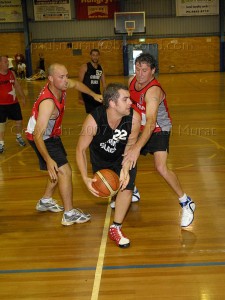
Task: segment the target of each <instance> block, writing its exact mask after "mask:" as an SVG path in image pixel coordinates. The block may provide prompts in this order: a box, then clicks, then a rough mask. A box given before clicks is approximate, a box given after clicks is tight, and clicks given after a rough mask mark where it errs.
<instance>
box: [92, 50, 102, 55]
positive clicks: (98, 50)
mask: <svg viewBox="0 0 225 300" xmlns="http://www.w3.org/2000/svg"><path fill="white" fill-rule="evenodd" d="M92 52H98V54H100V51H99V50H98V49H91V51H90V55H91V54H92Z"/></svg>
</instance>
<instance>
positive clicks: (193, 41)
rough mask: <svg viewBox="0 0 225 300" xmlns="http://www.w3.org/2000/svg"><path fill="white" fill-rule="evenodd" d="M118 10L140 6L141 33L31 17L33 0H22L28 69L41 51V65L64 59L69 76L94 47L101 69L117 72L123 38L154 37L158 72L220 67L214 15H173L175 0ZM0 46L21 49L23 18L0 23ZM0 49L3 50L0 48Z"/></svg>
mask: <svg viewBox="0 0 225 300" xmlns="http://www.w3.org/2000/svg"><path fill="white" fill-rule="evenodd" d="M71 3H73V1H71ZM121 3H122V4H123V11H145V13H146V34H138V35H133V37H131V38H130V37H129V38H127V37H124V36H122V35H115V34H114V20H97V21H90V20H87V21H78V20H76V18H75V7H74V5H73V7H72V20H71V21H53V22H35V20H34V15H33V1H32V0H27V11H28V16H27V17H28V24H29V36H30V45H29V46H30V49H31V58H32V68H33V72H35V71H36V69H37V66H38V62H39V53H43V55H44V58H45V65H46V67H48V66H49V65H50V64H51V63H53V62H60V63H64V64H65V65H66V66H67V68H68V70H69V73H70V75H71V76H72V77H74V76H77V74H78V69H79V67H80V65H81V64H82V63H84V62H86V61H88V60H89V51H90V49H92V48H98V49H99V50H100V52H101V63H102V65H103V67H104V69H105V73H106V75H123V44H124V43H129V44H140V42H139V39H140V38H145V42H144V43H156V44H157V45H158V51H159V55H158V56H159V68H160V73H180V72H207V71H219V70H220V37H219V28H220V23H219V16H201V17H176V11H175V0H157V1H155V0H141V1H140V0H129V1H127V0H122V1H121ZM0 34H1V39H0V52H1V53H7V54H8V55H9V56H12V55H15V54H16V53H18V52H21V53H23V54H24V53H25V45H24V33H23V24H21V23H19V24H18V23H14V24H13V23H8V24H2V23H0ZM3 49H4V51H3Z"/></svg>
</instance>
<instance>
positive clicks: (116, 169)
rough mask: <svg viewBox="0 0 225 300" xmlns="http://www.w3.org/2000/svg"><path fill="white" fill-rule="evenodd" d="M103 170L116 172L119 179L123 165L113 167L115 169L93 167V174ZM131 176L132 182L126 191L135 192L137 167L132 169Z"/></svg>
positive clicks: (130, 181)
mask: <svg viewBox="0 0 225 300" xmlns="http://www.w3.org/2000/svg"><path fill="white" fill-rule="evenodd" d="M101 169H110V170H112V171H114V172H115V173H116V174H117V175H118V176H119V177H120V171H121V169H122V165H116V166H113V167H106V168H104V167H99V166H97V165H92V170H93V173H95V172H97V171H99V170H101ZM129 174H130V180H129V182H128V184H127V186H126V188H125V190H131V191H133V189H134V186H135V178H136V174H137V166H135V167H134V168H132V169H131V170H130V172H129Z"/></svg>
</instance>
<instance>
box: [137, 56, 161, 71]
mask: <svg viewBox="0 0 225 300" xmlns="http://www.w3.org/2000/svg"><path fill="white" fill-rule="evenodd" d="M136 63H137V64H141V63H145V64H147V65H149V66H150V68H151V69H155V71H156V72H158V70H159V68H158V63H157V60H156V59H155V58H154V56H153V55H151V54H150V53H141V54H140V55H139V56H137V57H136V59H135V64H136Z"/></svg>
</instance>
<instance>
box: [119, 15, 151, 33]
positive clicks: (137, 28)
mask: <svg viewBox="0 0 225 300" xmlns="http://www.w3.org/2000/svg"><path fill="white" fill-rule="evenodd" d="M114 32H115V34H125V33H128V35H132V34H133V33H145V32H146V28H145V12H144V11H140V12H115V13H114Z"/></svg>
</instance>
